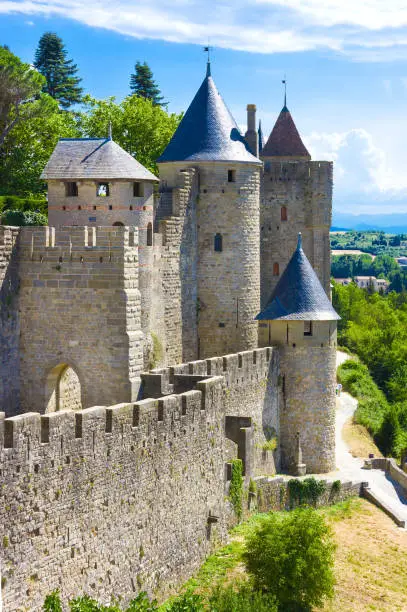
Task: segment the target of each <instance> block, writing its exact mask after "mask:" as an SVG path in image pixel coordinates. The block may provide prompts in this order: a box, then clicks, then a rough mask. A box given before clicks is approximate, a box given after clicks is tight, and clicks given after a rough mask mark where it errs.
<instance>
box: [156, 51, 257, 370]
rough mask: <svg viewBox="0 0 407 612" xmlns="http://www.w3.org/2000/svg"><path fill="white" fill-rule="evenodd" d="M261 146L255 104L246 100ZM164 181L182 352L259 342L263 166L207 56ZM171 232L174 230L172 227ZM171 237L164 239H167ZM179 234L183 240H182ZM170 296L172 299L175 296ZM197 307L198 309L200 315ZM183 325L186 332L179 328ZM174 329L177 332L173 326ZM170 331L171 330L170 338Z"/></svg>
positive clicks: (166, 161)
mask: <svg viewBox="0 0 407 612" xmlns="http://www.w3.org/2000/svg"><path fill="white" fill-rule="evenodd" d="M248 113H249V114H250V119H251V125H250V127H251V135H253V136H254V139H253V142H252V143H251V145H252V146H253V143H254V147H253V152H254V151H256V150H257V146H256V144H257V130H256V123H255V121H253V120H252V119H253V117H254V114H255V106H254V105H252V104H250V105H249V106H248ZM158 166H159V171H160V179H161V181H162V185H163V186H164V189H163V190H162V195H161V198H160V203H159V206H158V209H157V215H156V221H157V222H160V221H161V220H164V222H165V220H166V219H168V217H169V212H171V217H170V218H171V220H172V222H174V223H178V224H179V226H180V229H179V231H178V233H176V234H175V233H174V234H173V236H174V239H173V242H172V243H171V247H172V249H173V251H172V252H174V253H176V255H177V257H179V261H178V262H174V264H173V268H174V270H177V271H178V270H179V272H180V275H181V282H180V287H179V294H177V293H176V290H175V291H173V293H172V294H171V295H169V296H168V304H167V309H168V310H170V309H172V310H173V311H175V310H176V308H177V304H176V302H178V303H179V304H182V321H180V323H179V326H178V327H177V326H175V325H172V329H174V334H177V333H178V334H180V333H182V341H183V342H184V344H183V354H182V356H181V359H184V360H185V359H186V358H188V354H187V353H186V350H187V349H188V347H190V346H194V345H196V346H197V347H199V348H198V356H199V358H201V359H202V358H206V357H212V356H213V355H223V354H226V353H233V352H237V351H244V350H250V349H254V348H255V347H256V346H257V343H258V330H257V323H256V321H255V316H256V314H257V312H258V310H259V308H260V270H259V259H260V235H259V232H260V218H259V217H260V169H261V167H262V162H261V161H260V160H259V159H258V158H257V157H255V156H254V155H253V153H252V152H251V151H250V150H249V145H248V144H247V142H246V140H245V139H244V138H243V136H242V134H241V133H240V131H239V129H238V127H237V124H236V122H235V120H234V119H233V117H232V115H231V113H230V111H229V109H228V108H227V106H226V104H225V102H224V101H223V99H222V97H221V95H220V93H219V92H218V90H217V88H216V85H215V83H214V80H213V78H212V75H211V70H210V65H209V63H208V66H207V72H206V75H205V78H204V80H203V82H202V84H201V85H200V87H199V89H198V91H197V93H196V95H195V97H194V98H193V100H192V102H191V104H190V106H189V108H188V110H187V112H186V113H185V115H184V117H183V119H182V121H181V123H180V125H179V126H178V129H177V131H176V132H175V134H174V136H173V137H172V139H171V141H170V143H169V144H168V146H167V148H166V149H165V151H164V153H163V154H162V155H161V157H160V158H159V159H158ZM171 237H172V235H171ZM169 239H170V238H168V239H166V245H168V244H169ZM177 240H178V242H177ZM170 302H171V303H170ZM197 307H198V316H197ZM179 328H181V332H180V331H179ZM171 333H172V332H171ZM170 342H171V339H168V338H167V345H168V344H170Z"/></svg>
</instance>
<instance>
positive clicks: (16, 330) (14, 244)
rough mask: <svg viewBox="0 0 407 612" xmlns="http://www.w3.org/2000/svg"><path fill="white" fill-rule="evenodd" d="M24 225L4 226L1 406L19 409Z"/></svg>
mask: <svg viewBox="0 0 407 612" xmlns="http://www.w3.org/2000/svg"><path fill="white" fill-rule="evenodd" d="M19 231H20V228H17V227H0V406H2V407H3V408H2V409H3V410H5V411H6V412H7V414H10V415H11V414H15V413H16V412H17V411H18V410H19V397H20V394H19V382H20V381H19V336H20V315H19V279H18V269H17V265H18V235H19Z"/></svg>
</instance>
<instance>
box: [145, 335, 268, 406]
mask: <svg viewBox="0 0 407 612" xmlns="http://www.w3.org/2000/svg"><path fill="white" fill-rule="evenodd" d="M272 353H273V348H271V347H266V348H260V349H254V350H252V351H243V352H241V353H235V354H231V355H224V356H222V357H212V358H209V359H202V360H198V361H191V362H189V363H182V364H179V365H175V366H170V367H168V368H157V369H154V370H151V372H145V373H143V374H142V375H141V378H142V380H143V385H144V387H143V394H144V395H145V396H146V397H148V396H150V397H160V396H161V395H167V394H171V393H177V392H180V391H181V390H185V389H186V388H191V389H192V388H194V386H195V385H196V383H197V382H198V381H199V380H204V379H206V378H208V377H212V376H223V377H224V378H225V381H226V385H227V386H228V387H229V386H231V385H239V384H242V385H243V384H246V383H247V382H248V381H251V380H253V379H254V378H257V379H259V378H262V377H264V376H267V371H268V366H269V363H270V361H271V357H272Z"/></svg>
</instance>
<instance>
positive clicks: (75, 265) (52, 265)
mask: <svg viewBox="0 0 407 612" xmlns="http://www.w3.org/2000/svg"><path fill="white" fill-rule="evenodd" d="M137 241H138V238H137V229H131V228H128V227H127V228H125V227H98V228H89V229H88V228H86V227H85V228H84V227H69V228H62V229H60V230H54V229H53V228H49V227H41V228H23V229H22V230H21V240H20V242H21V246H20V254H19V260H20V261H19V276H20V294H19V297H20V308H21V311H22V312H24V317H23V318H22V321H21V326H20V327H21V337H20V381H21V382H20V388H21V408H22V409H23V410H24V411H29V410H37V411H38V412H44V411H45V409H46V406H47V404H48V399H49V395H50V393H52V388H51V387H50V384H49V383H50V377H51V379H52V377H53V376H54V374H53V371H54V370H55V368H57V367H58V366H60V365H69V366H71V367H72V368H73V369H74V371H75V372H76V374H77V376H78V377H79V381H80V383H81V390H82V406H83V407H85V408H86V407H89V406H92V405H97V404H99V405H100V404H112V403H114V402H115V401H130V400H132V399H133V400H134V399H136V398H137V395H138V391H139V386H140V372H141V370H142V369H143V334H142V332H141V329H140V326H141V324H140V293H139V289H138V248H137Z"/></svg>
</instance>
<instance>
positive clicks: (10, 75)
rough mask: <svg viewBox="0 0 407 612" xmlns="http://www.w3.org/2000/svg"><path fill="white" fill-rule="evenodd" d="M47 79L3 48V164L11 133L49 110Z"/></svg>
mask: <svg viewBox="0 0 407 612" xmlns="http://www.w3.org/2000/svg"><path fill="white" fill-rule="evenodd" d="M44 82H45V81H44V78H43V77H42V76H41V75H40V74H39V73H38V72H37V71H36V70H33V68H32V67H31V66H30V65H29V64H24V63H23V62H22V61H21V60H20V59H19V58H18V57H17V56H16V55H14V54H13V53H11V52H10V51H9V50H8V49H6V48H5V47H0V163H1V161H2V159H1V155H2V149H3V146H4V142H5V140H6V138H7V137H8V136H9V134H10V132H11V131H12V130H13V129H14V128H15V127H16V126H17V125H18V124H20V123H23V122H27V121H30V120H32V119H34V118H35V117H38V116H40V115H42V114H43V113H46V112H47V111H48V110H49V102H50V100H49V98H47V96H41V95H40V93H41V89H42V87H43V85H44Z"/></svg>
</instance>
